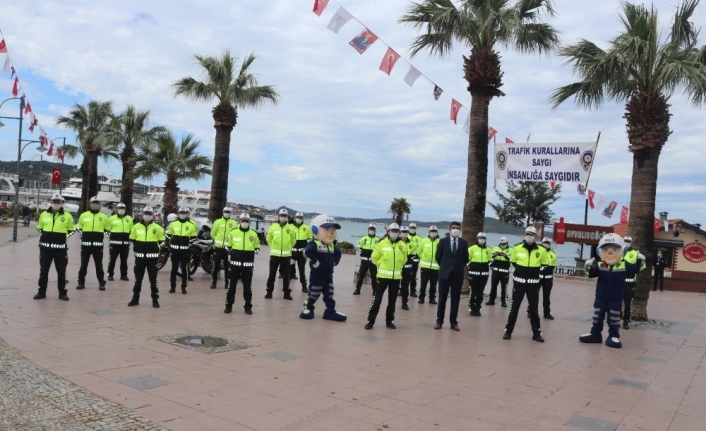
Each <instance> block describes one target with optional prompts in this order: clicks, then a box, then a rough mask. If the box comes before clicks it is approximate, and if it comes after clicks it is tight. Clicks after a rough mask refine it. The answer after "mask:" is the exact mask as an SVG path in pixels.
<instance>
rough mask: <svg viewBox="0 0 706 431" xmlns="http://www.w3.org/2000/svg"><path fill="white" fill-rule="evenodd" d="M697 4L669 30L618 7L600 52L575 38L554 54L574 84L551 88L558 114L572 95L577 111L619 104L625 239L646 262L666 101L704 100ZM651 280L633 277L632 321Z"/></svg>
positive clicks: (651, 12) (705, 64)
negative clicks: (624, 147)
mask: <svg viewBox="0 0 706 431" xmlns="http://www.w3.org/2000/svg"><path fill="white" fill-rule="evenodd" d="M698 4H699V0H686V1H684V2H683V3H682V4H681V5H680V6H679V7H677V10H676V12H675V14H674V18H673V21H672V23H671V27H670V28H668V29H666V31H665V30H664V29H662V27H660V26H659V23H658V19H657V11H656V10H655V9H654V7H652V8H650V9H647V8H646V7H645V6H643V5H634V4H630V3H627V2H623V3H622V4H621V9H622V11H621V12H622V14H621V17H620V20H621V22H622V25H623V29H622V30H621V31H620V33H619V34H618V35H617V36H615V37H614V38H613V39H611V40H610V42H609V45H608V48H607V49H605V50H604V49H602V48H600V47H599V46H598V45H596V44H595V43H593V42H590V41H588V40H581V41H579V42H578V43H577V44H575V45H569V46H566V47H563V48H561V49H560V50H559V55H561V56H562V57H564V58H566V64H570V65H571V66H572V68H573V70H574V73H575V74H576V75H578V78H579V81H578V82H575V83H573V84H570V85H567V86H564V87H560V88H557V89H556V90H555V91H554V92H553V94H552V96H551V103H552V104H553V105H554V107H555V108H556V107H557V106H559V105H560V104H561V103H563V102H564V101H566V100H567V99H569V98H571V97H573V98H574V102H575V104H576V106H577V107H581V108H586V109H597V108H600V107H601V106H602V105H603V103H604V101H605V100H606V99H608V100H614V101H616V102H625V115H624V116H623V118H625V120H626V126H627V134H628V143H629V145H628V151H630V152H631V153H633V167H632V187H631V193H630V219H629V222H628V226H629V228H628V233H629V234H630V236H632V237H633V244H634V246H635V247H636V248H637V249H639V250H642V252H643V253H644V254H645V255H646V256H647V258H648V260H650V259H651V255H652V250H653V248H652V247H653V241H654V231H653V230H652V229H653V223H654V214H655V195H656V192H657V173H658V169H657V167H658V166H657V165H658V161H659V155H660V153H661V151H662V147H663V146H664V144H666V142H667V139H668V138H669V135H670V134H671V133H672V132H671V131H670V130H669V117H670V116H671V114H670V112H669V106H670V105H669V103H668V101H669V98H670V97H671V95H672V94H674V92H675V91H676V90H677V89H678V88H679V89H682V90H683V91H684V94H686V95H687V96H688V97H689V99H690V100H691V102H692V103H693V104H694V105H696V106H699V105H702V104H703V103H704V100H705V99H706V46H701V47H699V46H698V44H697V43H698V42H697V38H698V34H699V30H698V29H696V28H695V27H694V24H693V21H692V15H693V13H694V9H695V8H696V6H697V5H698ZM649 293H650V280H649V275H646V274H645V273H643V274H642V275H641V276H638V281H637V288H636V291H635V299H634V301H633V318H634V319H635V320H647V300H648V299H649Z"/></svg>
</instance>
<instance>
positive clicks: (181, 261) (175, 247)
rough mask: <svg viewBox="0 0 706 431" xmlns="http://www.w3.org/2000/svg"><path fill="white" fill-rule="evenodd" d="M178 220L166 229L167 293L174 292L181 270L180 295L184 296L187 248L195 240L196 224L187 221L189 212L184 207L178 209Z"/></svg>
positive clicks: (188, 272)
mask: <svg viewBox="0 0 706 431" xmlns="http://www.w3.org/2000/svg"><path fill="white" fill-rule="evenodd" d="M177 214H178V216H179V218H178V219H177V220H174V221H173V222H172V223H171V224H170V225H169V228H167V238H169V253H170V255H171V258H172V272H171V273H170V274H169V293H174V292H175V291H176V277H177V272H178V270H179V269H181V274H182V276H181V293H183V294H186V287H187V285H188V284H189V275H190V274H191V268H190V267H189V266H190V265H189V257H190V256H189V254H190V253H189V248H190V247H191V243H193V242H194V241H195V240H196V224H195V223H194V222H193V221H192V220H191V219H189V210H188V209H187V208H185V207H181V208H179V211H178V213H177Z"/></svg>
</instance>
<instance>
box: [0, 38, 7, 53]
mask: <svg viewBox="0 0 706 431" xmlns="http://www.w3.org/2000/svg"><path fill="white" fill-rule="evenodd" d="M0 52H4V53H6V54H7V45H6V44H5V39H3V40H0Z"/></svg>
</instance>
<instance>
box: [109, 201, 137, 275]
mask: <svg viewBox="0 0 706 431" xmlns="http://www.w3.org/2000/svg"><path fill="white" fill-rule="evenodd" d="M133 225H134V222H133V220H132V216H130V215H129V214H125V204H124V203H122V202H120V203H119V204H117V205H116V206H115V214H113V215H112V216H110V218H109V219H108V230H110V239H109V242H108V244H109V246H108V251H109V254H110V257H109V258H108V281H113V280H114V278H113V274H114V271H115V262H116V261H117V260H118V256H120V279H121V280H125V281H130V279H129V278H128V277H127V256H128V254H129V253H130V232H131V231H132V226H133Z"/></svg>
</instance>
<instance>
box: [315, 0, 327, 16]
mask: <svg viewBox="0 0 706 431" xmlns="http://www.w3.org/2000/svg"><path fill="white" fill-rule="evenodd" d="M326 6H328V0H315V1H314V13H315V14H317V15H318V16H321V14H322V13H323V11H324V9H326Z"/></svg>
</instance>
